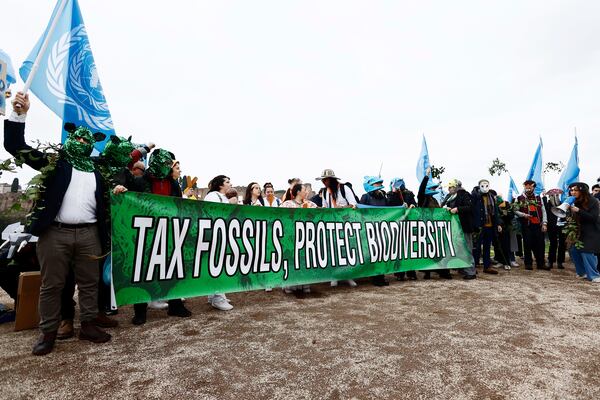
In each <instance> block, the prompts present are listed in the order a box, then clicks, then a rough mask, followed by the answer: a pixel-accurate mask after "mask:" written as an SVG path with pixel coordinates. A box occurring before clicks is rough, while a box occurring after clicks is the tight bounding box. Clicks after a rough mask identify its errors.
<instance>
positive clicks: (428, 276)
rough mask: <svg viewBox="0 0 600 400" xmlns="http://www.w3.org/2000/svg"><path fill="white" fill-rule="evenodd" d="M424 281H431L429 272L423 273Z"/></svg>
mask: <svg viewBox="0 0 600 400" xmlns="http://www.w3.org/2000/svg"><path fill="white" fill-rule="evenodd" d="M423 279H431V272H429V271H425V272H423Z"/></svg>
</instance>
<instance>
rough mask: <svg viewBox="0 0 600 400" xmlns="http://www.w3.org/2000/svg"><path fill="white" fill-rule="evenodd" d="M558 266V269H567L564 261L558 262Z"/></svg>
mask: <svg viewBox="0 0 600 400" xmlns="http://www.w3.org/2000/svg"><path fill="white" fill-rule="evenodd" d="M556 268H558V269H565V266H564V265H563V263H558V264H557V265H556Z"/></svg>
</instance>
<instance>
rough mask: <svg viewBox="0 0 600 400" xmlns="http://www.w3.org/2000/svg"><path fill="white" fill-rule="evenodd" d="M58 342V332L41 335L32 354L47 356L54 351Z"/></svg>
mask: <svg viewBox="0 0 600 400" xmlns="http://www.w3.org/2000/svg"><path fill="white" fill-rule="evenodd" d="M55 341H56V331H54V332H47V333H43V332H42V333H41V334H40V337H39V338H38V340H37V342H35V345H34V346H33V350H32V351H31V354H33V355H34V356H45V355H46V354H48V353H50V352H52V349H54V342H55Z"/></svg>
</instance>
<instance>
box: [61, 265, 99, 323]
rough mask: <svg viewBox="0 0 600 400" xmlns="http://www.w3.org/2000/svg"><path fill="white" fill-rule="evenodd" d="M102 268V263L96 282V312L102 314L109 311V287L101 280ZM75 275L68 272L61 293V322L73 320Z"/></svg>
mask: <svg viewBox="0 0 600 400" xmlns="http://www.w3.org/2000/svg"><path fill="white" fill-rule="evenodd" d="M103 266H104V262H101V263H100V268H99V270H100V277H99V280H98V311H99V312H102V311H105V310H109V309H110V286H108V285H106V284H105V283H104V278H103V276H102V275H103ZM74 295H75V275H74V274H73V270H70V271H69V275H68V276H67V281H66V282H65V288H64V289H63V291H62V296H61V306H60V318H61V320H63V321H64V320H66V319H68V320H73V319H74V318H75V300H73V296H74Z"/></svg>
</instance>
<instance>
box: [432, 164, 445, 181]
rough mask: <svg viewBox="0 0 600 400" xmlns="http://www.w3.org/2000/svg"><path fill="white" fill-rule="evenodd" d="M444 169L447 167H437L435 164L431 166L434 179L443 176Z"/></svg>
mask: <svg viewBox="0 0 600 400" xmlns="http://www.w3.org/2000/svg"><path fill="white" fill-rule="evenodd" d="M444 171H446V168H444V167H436V166H435V165H432V166H431V177H432V178H433V179H441V178H442V174H443V173H444Z"/></svg>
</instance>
